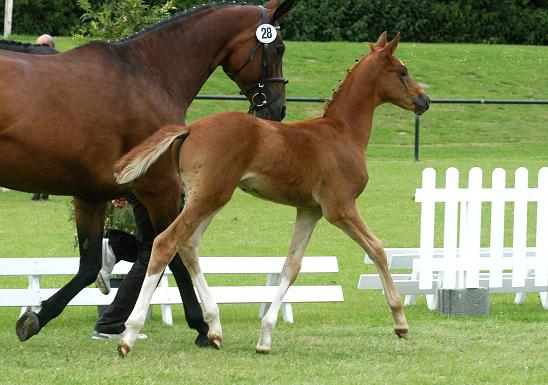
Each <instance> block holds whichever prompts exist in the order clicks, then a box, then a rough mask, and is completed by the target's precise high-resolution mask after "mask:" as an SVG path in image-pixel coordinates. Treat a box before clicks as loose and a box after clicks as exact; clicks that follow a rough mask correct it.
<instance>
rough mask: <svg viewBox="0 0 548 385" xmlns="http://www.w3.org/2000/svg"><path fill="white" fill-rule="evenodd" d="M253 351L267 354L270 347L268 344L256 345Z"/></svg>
mask: <svg viewBox="0 0 548 385" xmlns="http://www.w3.org/2000/svg"><path fill="white" fill-rule="evenodd" d="M255 353H257V354H269V353H270V347H269V346H262V345H257V346H256V347H255Z"/></svg>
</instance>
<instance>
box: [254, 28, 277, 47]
mask: <svg viewBox="0 0 548 385" xmlns="http://www.w3.org/2000/svg"><path fill="white" fill-rule="evenodd" d="M255 35H256V36H257V40H259V41H260V42H261V43H264V44H269V43H272V42H273V41H274V40H276V36H278V31H277V30H276V28H275V27H274V26H273V25H271V24H261V25H259V27H257V31H255Z"/></svg>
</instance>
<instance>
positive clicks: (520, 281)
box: [512, 167, 529, 303]
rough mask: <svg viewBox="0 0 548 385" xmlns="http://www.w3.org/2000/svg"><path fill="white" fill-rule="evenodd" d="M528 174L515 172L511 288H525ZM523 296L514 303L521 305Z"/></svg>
mask: <svg viewBox="0 0 548 385" xmlns="http://www.w3.org/2000/svg"><path fill="white" fill-rule="evenodd" d="M528 185H529V172H528V171H527V169H526V168H524V167H520V168H518V169H517V170H516V178H515V201H514V231H513V234H514V240H513V249H514V250H513V251H514V252H513V256H512V286H514V287H522V286H525V277H526V275H527V266H526V258H525V256H526V248H527V201H528V199H527V198H528V197H527V188H528ZM524 300H525V295H520V296H516V301H515V302H516V303H523V301H524Z"/></svg>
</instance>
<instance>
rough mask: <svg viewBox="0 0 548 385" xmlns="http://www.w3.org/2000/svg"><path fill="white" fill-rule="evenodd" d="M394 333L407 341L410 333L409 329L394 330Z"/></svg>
mask: <svg viewBox="0 0 548 385" xmlns="http://www.w3.org/2000/svg"><path fill="white" fill-rule="evenodd" d="M394 332H395V333H396V335H397V336H398V337H399V338H403V339H404V340H406V339H407V334H408V333H409V329H407V328H405V329H394Z"/></svg>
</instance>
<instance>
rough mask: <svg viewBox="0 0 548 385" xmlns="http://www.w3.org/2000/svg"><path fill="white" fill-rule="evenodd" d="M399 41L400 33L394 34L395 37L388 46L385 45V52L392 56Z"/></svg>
mask: <svg viewBox="0 0 548 385" xmlns="http://www.w3.org/2000/svg"><path fill="white" fill-rule="evenodd" d="M399 41H400V33H399V32H398V33H397V34H396V37H394V38H393V39H392V41H391V42H390V43H388V44H386V50H387V51H388V53H390V55H394V52H396V48H398V43H399Z"/></svg>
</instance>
